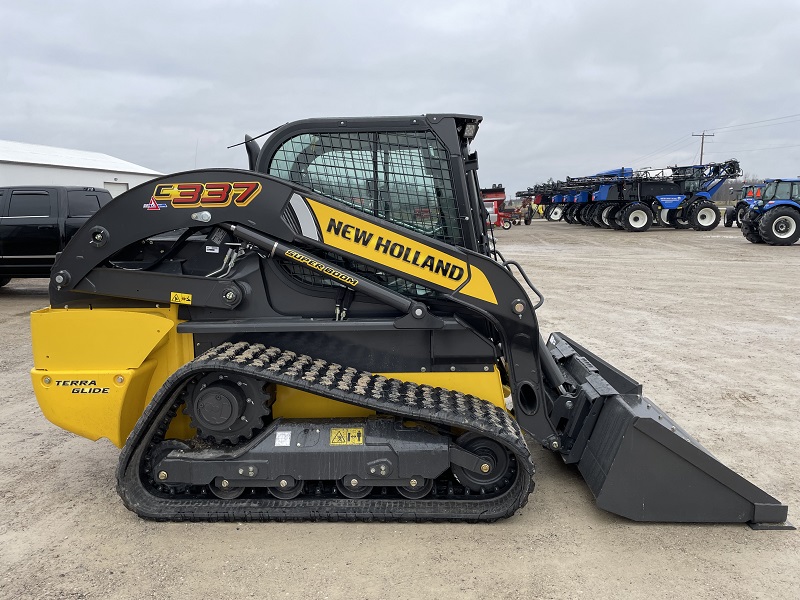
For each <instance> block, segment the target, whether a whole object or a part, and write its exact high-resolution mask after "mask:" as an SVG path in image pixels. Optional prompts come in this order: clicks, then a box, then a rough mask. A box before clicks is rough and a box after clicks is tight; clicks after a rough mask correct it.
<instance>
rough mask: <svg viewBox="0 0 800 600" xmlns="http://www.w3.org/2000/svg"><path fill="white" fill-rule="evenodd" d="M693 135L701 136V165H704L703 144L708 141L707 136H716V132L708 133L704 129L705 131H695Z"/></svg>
mask: <svg viewBox="0 0 800 600" xmlns="http://www.w3.org/2000/svg"><path fill="white" fill-rule="evenodd" d="M692 137H699V138H700V165H702V164H703V146H704V145H705V143H706V138H707V137H714V134H713V133H706V132H705V131H703V133H693V134H692Z"/></svg>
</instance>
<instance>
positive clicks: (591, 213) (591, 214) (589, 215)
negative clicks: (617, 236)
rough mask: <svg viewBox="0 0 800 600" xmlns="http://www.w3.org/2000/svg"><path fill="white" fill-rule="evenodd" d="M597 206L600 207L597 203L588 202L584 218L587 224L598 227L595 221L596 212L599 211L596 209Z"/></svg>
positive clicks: (598, 224)
mask: <svg viewBox="0 0 800 600" xmlns="http://www.w3.org/2000/svg"><path fill="white" fill-rule="evenodd" d="M599 208H600V207H599V206H598V205H597V204H590V205H589V208H588V209H586V220H587V221H588V225H591V226H592V227H597V228H600V223H598V222H597V214H598V213H599V212H600V211H599V210H598V209H599Z"/></svg>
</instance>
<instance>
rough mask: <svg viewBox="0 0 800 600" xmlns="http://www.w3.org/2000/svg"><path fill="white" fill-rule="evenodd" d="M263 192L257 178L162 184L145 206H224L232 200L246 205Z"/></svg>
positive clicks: (235, 204)
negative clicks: (255, 179)
mask: <svg viewBox="0 0 800 600" xmlns="http://www.w3.org/2000/svg"><path fill="white" fill-rule="evenodd" d="M260 193H261V183H260V182H258V181H237V182H233V183H229V182H225V181H220V182H213V183H159V184H158V185H157V186H156V187H155V190H154V191H153V197H152V198H151V199H150V203H149V204H145V205H144V208H147V209H148V210H159V209H160V208H166V203H169V204H170V205H172V208H197V207H199V206H202V207H203V208H221V207H223V206H229V205H230V204H231V203H233V205H234V206H247V205H248V204H250V202H251V201H252V200H253V199H254V198H255V197H256V196H258V195H259V194H260ZM156 207H158V208H156Z"/></svg>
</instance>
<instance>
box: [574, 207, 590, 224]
mask: <svg viewBox="0 0 800 600" xmlns="http://www.w3.org/2000/svg"><path fill="white" fill-rule="evenodd" d="M589 208H590V207H589V205H588V204H579V205H578V208H577V210H576V211H575V214H576V216H577V217H578V218H577V222H578V225H584V226H585V225H588V224H589Z"/></svg>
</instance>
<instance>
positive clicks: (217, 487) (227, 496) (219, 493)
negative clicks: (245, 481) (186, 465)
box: [208, 477, 244, 500]
mask: <svg viewBox="0 0 800 600" xmlns="http://www.w3.org/2000/svg"><path fill="white" fill-rule="evenodd" d="M208 488H209V489H210V490H211V493H212V494H214V495H215V496H216V497H217V498H220V499H221V500H236V498H238V497H239V496H241V495H242V494H244V488H243V487H231V484H230V482H229V481H228V480H227V479H223V478H221V477H217V478H216V479H215V480H214V481H212V482H211V485H209V486H208Z"/></svg>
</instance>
